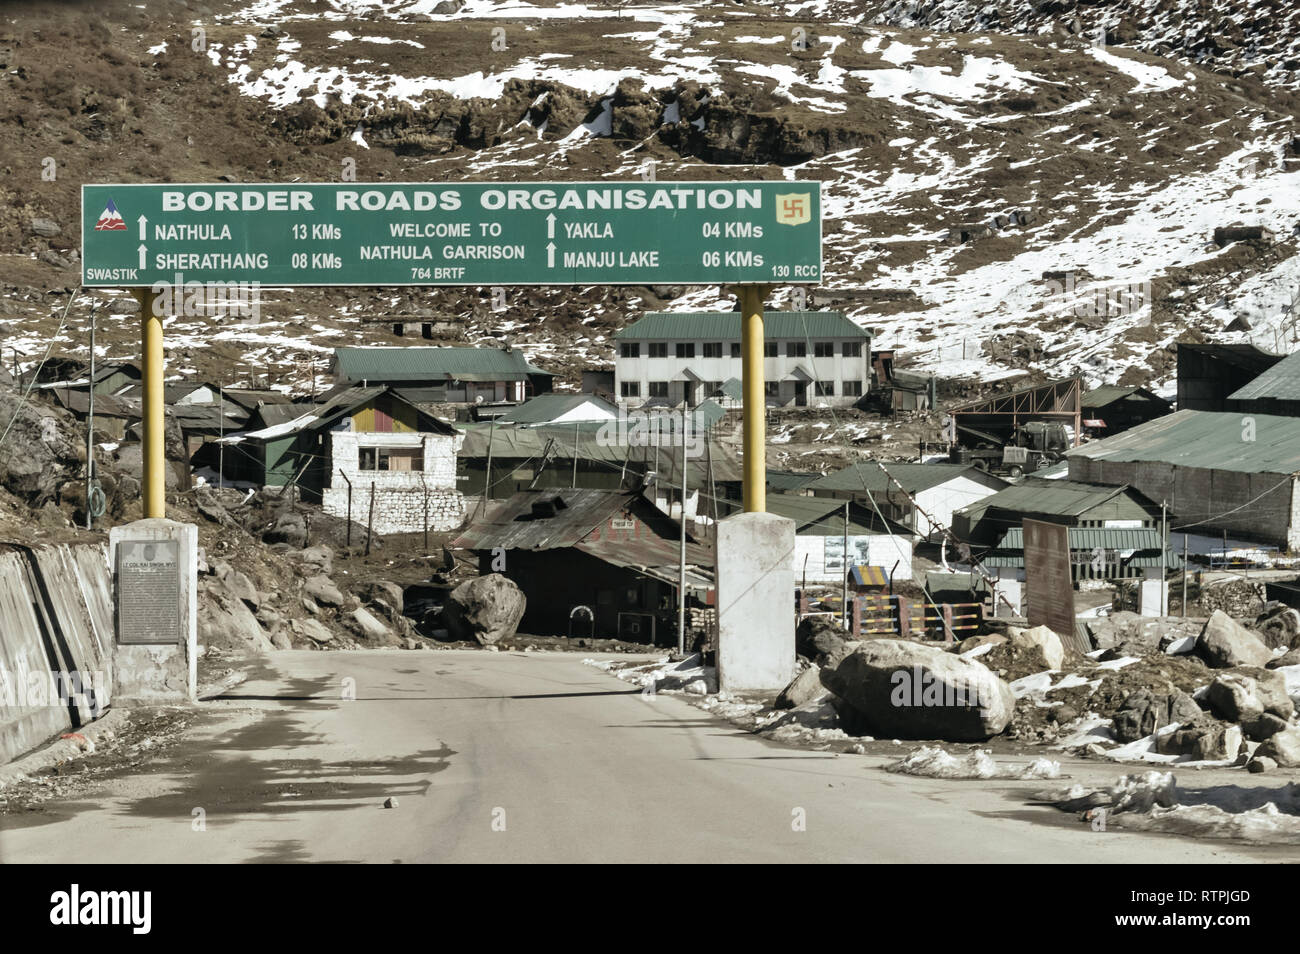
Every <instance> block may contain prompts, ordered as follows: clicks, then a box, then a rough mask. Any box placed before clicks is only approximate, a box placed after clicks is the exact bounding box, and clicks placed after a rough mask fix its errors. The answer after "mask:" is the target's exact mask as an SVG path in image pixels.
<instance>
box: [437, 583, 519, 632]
mask: <svg viewBox="0 0 1300 954" xmlns="http://www.w3.org/2000/svg"><path fill="white" fill-rule="evenodd" d="M526 604H527V600H526V599H525V598H524V593H523V590H521V589H519V587H518V586H517V585H516V584H515V582H514V581H513V580H511V579H509V578H508V577H505V576H502V575H501V574H500V573H490V574H488V575H487V576H480V577H476V578H475V579H472V580H467V581H465V582H464V583H462V584H461V585H460V586H458V587H456V588H455V589H454V590H452V591H451V595H450V596H448V597H447V602H446V603H445V604H444V605H443V608H442V619H443V625H444V626H445V627H446V628H447V632H448V634H449V635H450V636H451V638H452V639H466V640H468V639H473V640H476V641H477V642H479V643H481V644H482V645H484V646H490V645H492V644H493V643H495V642H498V641H500V640H502V639H504V638H505V637H507V636H512V635H514V632H515V630H516V629H518V627H519V621H520V620H521V619H523V617H524V608H525V606H526Z"/></svg>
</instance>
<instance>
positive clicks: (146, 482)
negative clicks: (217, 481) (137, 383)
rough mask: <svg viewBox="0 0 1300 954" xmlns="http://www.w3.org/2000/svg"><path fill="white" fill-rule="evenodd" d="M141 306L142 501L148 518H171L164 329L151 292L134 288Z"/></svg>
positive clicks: (154, 293) (155, 299)
mask: <svg viewBox="0 0 1300 954" xmlns="http://www.w3.org/2000/svg"><path fill="white" fill-rule="evenodd" d="M130 291H131V294H132V295H134V296H135V298H136V300H137V301H139V302H140V359H141V360H140V363H141V369H140V370H141V371H142V372H143V374H144V408H143V411H144V414H143V418H144V421H143V430H144V435H143V441H144V444H143V450H144V466H143V467H142V468H141V471H142V479H141V483H142V485H143V486H142V491H143V493H142V497H143V507H144V517H145V519H149V518H152V517H165V516H167V504H166V493H165V492H166V489H167V480H166V457H165V455H164V452H163V446H164V444H163V434H164V427H165V421H164V417H163V326H162V317H161V316H160V315H158V314H156V312H157V310H158V309H157V308H156V307H155V302H156V301H157V298H158V295H157V293H156V292H154V291H153V290H152V289H149V288H132V289H131V290H130Z"/></svg>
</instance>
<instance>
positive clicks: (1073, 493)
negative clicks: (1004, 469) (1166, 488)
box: [959, 477, 1130, 517]
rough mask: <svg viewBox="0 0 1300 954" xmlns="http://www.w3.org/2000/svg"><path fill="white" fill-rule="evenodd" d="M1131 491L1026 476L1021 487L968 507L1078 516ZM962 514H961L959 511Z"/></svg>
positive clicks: (979, 509)
mask: <svg viewBox="0 0 1300 954" xmlns="http://www.w3.org/2000/svg"><path fill="white" fill-rule="evenodd" d="M1125 492H1130V491H1129V488H1128V487H1111V486H1108V485H1103V484H1085V483H1083V482H1081V481H1077V480H1048V479H1044V478H1039V477H1026V478H1025V479H1024V480H1022V481H1020V483H1018V484H1012V485H1011V486H1010V487H1007V488H1005V489H1004V490H999V491H998V492H997V493H996V494H993V495H992V496H990V497H985V498H984V499H983V500H980V501H979V502H977V503H974V504H971V506H970V507H967V508H965V511H983V510H992V509H994V508H997V509H1000V510H1012V511H1016V512H1018V513H1041V514H1058V515H1060V516H1063V517H1077V516H1078V515H1079V514H1082V513H1086V512H1087V511H1089V510H1091V509H1092V508H1093V507H1096V506H1099V505H1101V504H1103V503H1105V502H1106V501H1107V500H1109V499H1110V498H1111V497H1114V496H1115V495H1116V494H1122V493H1125ZM959 512H960V511H959Z"/></svg>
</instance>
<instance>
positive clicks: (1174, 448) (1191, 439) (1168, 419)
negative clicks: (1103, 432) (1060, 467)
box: [1056, 411, 1300, 483]
mask: <svg viewBox="0 0 1300 954" xmlns="http://www.w3.org/2000/svg"><path fill="white" fill-rule="evenodd" d="M1250 422H1252V424H1253V429H1254V431H1253V436H1254V438H1255V439H1254V440H1246V439H1245V437H1246V436H1247V435H1248V434H1249V433H1250V431H1249V430H1248V429H1247V428H1248V427H1250V426H1252V424H1248V423H1247V421H1246V419H1244V418H1243V417H1242V415H1241V413H1240V412H1230V411H1175V412H1174V413H1173V414H1166V415H1164V416H1163V417H1158V418H1156V419H1155V420H1154V421H1147V422H1146V423H1145V424H1139V425H1138V426H1137V427H1133V428H1130V429H1129V430H1127V431H1124V432H1123V433H1122V434H1116V435H1115V436H1114V437H1107V438H1105V439H1104V440H1100V441H1090V442H1088V443H1087V444H1084V445H1083V446H1081V447H1076V448H1074V449H1073V450H1070V451H1068V452H1067V456H1068V457H1070V458H1075V457H1083V458H1087V459H1089V460H1101V461H1108V460H1109V461H1118V462H1134V461H1156V462H1160V463H1165V464H1177V465H1180V466H1183V467H1199V468H1203V469H1205V470H1229V471H1239V472H1242V473H1248V474H1291V473H1295V472H1296V471H1298V470H1300V418H1295V417H1280V416H1278V415H1274V414H1252V415H1250ZM1056 483H1060V481H1056Z"/></svg>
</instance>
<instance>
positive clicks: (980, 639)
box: [952, 633, 1007, 656]
mask: <svg viewBox="0 0 1300 954" xmlns="http://www.w3.org/2000/svg"><path fill="white" fill-rule="evenodd" d="M1006 641H1007V638H1006V637H1005V636H1003V635H1002V634H1001V633H985V634H984V635H983V636H967V637H966V638H965V639H963V640H962V641H961V642H959V643H955V644H954V645H953V647H952V652H954V653H957V654H958V655H959V656H960V655H961V654H962V653H968V652H970V651H971V650H972V649H979V648H980V647H981V646H1001V645H1002V644H1003V643H1005V642H1006Z"/></svg>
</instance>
